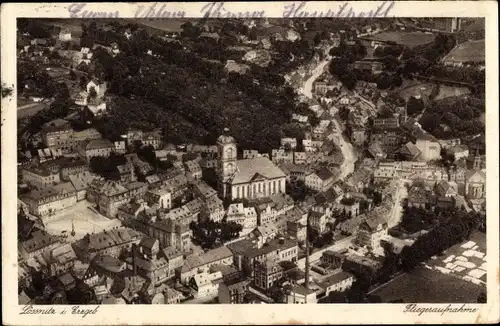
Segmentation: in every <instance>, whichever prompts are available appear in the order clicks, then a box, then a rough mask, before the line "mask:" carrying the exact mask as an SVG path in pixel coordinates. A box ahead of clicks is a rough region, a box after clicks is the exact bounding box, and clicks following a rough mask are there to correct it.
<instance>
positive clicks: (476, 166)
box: [473, 146, 482, 170]
mask: <svg viewBox="0 0 500 326" xmlns="http://www.w3.org/2000/svg"><path fill="white" fill-rule="evenodd" d="M481 163H482V159H481V156H480V155H479V146H478V147H476V154H475V155H474V162H473V169H474V170H480V169H481V165H482V164H481Z"/></svg>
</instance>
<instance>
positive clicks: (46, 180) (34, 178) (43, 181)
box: [22, 166, 61, 187]
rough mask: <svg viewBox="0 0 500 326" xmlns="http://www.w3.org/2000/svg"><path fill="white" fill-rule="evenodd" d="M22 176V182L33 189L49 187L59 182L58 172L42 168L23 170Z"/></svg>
mask: <svg viewBox="0 0 500 326" xmlns="http://www.w3.org/2000/svg"><path fill="white" fill-rule="evenodd" d="M22 175H23V182H25V183H26V184H28V185H31V186H35V187H50V186H52V185H54V184H57V183H59V182H60V181H61V179H60V174H59V171H50V170H49V169H47V168H45V167H44V166H39V167H26V168H23V170H22Z"/></svg>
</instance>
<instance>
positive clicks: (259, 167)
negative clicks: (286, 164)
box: [231, 157, 285, 184]
mask: <svg viewBox="0 0 500 326" xmlns="http://www.w3.org/2000/svg"><path fill="white" fill-rule="evenodd" d="M237 167H238V169H237V172H236V173H235V175H234V178H233V179H232V181H231V183H232V184H239V183H247V182H249V181H250V180H252V178H253V177H254V176H255V175H256V174H259V175H261V176H263V177H265V178H267V179H274V178H281V177H285V174H284V173H283V171H281V170H280V168H278V167H277V166H276V165H274V163H273V162H271V161H270V160H269V159H268V158H267V157H255V158H250V159H246V160H238V162H237Z"/></svg>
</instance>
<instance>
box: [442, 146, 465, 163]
mask: <svg viewBox="0 0 500 326" xmlns="http://www.w3.org/2000/svg"><path fill="white" fill-rule="evenodd" d="M446 151H447V152H448V153H450V154H451V155H453V158H454V160H455V162H456V161H458V160H460V159H462V158H468V157H469V148H468V147H467V145H463V144H458V145H455V146H453V147H450V148H447V149H446Z"/></svg>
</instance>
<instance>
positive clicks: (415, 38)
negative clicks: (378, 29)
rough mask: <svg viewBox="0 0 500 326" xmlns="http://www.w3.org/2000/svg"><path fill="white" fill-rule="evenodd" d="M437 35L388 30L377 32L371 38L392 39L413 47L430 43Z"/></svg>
mask: <svg viewBox="0 0 500 326" xmlns="http://www.w3.org/2000/svg"><path fill="white" fill-rule="evenodd" d="M435 37H436V35H435V34H433V33H424V32H404V31H388V32H382V33H379V34H375V35H373V36H371V37H370V38H372V39H375V40H380V41H386V42H387V41H392V42H396V43H398V44H401V45H404V46H407V47H410V48H413V47H416V46H419V45H423V44H427V43H430V42H432V41H433V40H434V38H435Z"/></svg>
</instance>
